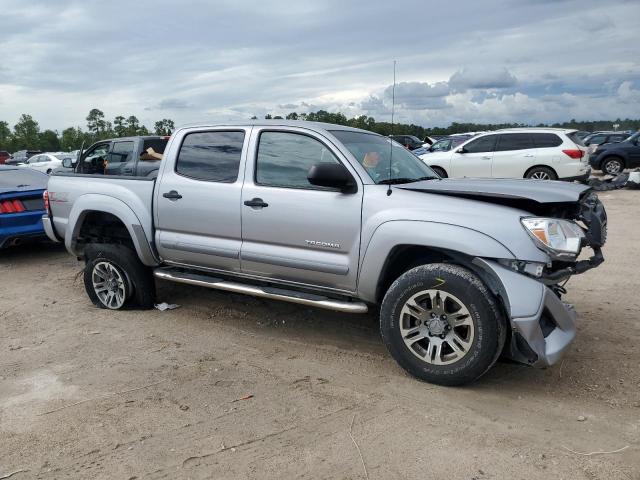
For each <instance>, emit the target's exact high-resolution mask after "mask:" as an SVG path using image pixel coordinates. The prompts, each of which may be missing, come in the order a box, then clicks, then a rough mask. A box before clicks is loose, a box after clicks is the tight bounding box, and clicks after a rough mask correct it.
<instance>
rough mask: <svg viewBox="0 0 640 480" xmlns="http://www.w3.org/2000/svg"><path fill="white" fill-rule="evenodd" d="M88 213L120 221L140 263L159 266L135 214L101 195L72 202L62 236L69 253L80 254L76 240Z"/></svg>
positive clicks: (124, 206) (111, 198)
mask: <svg viewBox="0 0 640 480" xmlns="http://www.w3.org/2000/svg"><path fill="white" fill-rule="evenodd" d="M105 198H108V200H109V201H108V202H107V201H105ZM90 212H101V213H108V214H111V215H113V216H114V217H116V218H117V219H118V220H120V221H121V222H122V223H123V224H124V226H125V228H126V229H127V231H128V232H129V236H130V237H131V240H132V242H133V246H134V247H135V249H136V253H137V254H138V257H139V258H140V260H141V261H142V263H143V264H145V265H147V266H149V267H152V266H157V265H159V262H158V260H157V258H156V257H155V256H154V254H153V251H152V249H151V243H150V242H149V240H148V238H147V236H146V234H145V232H144V229H143V228H142V223H141V222H140V219H139V218H138V216H137V215H136V214H135V212H134V211H133V210H132V209H131V208H130V207H129V206H128V205H127V204H126V203H124V202H123V201H122V200H119V199H117V198H114V197H110V196H107V195H101V194H93V193H90V194H86V195H81V196H80V197H78V199H77V200H76V201H75V202H74V204H73V207H72V209H71V212H70V213H69V220H68V223H67V232H66V233H65V236H64V238H65V242H64V243H65V247H66V248H67V250H68V251H69V252H70V253H72V254H73V255H75V256H79V254H80V252H79V250H78V246H77V238H78V234H79V233H80V229H81V228H82V224H83V223H84V220H85V217H86V216H87V215H88V214H89V213H90Z"/></svg>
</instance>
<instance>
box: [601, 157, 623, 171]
mask: <svg viewBox="0 0 640 480" xmlns="http://www.w3.org/2000/svg"><path fill="white" fill-rule="evenodd" d="M612 158H616V159H618V160H620V161H621V162H622V170H624V169H625V168H627V159H626V158H625V157H624V155H621V154H620V153H619V152H616V153H610V154H608V155H605V156H604V157H602V159H601V160H600V164H599V165H598V166H599V168H600V170H601V171H603V172H604V170H603V168H602V167H603V166H604V162H606V161H607V160H611V159H612ZM620 173H622V171H621V172H620Z"/></svg>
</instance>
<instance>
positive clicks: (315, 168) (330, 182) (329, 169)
mask: <svg viewBox="0 0 640 480" xmlns="http://www.w3.org/2000/svg"><path fill="white" fill-rule="evenodd" d="M307 180H309V183H310V184H311V185H316V186H318V187H329V188H336V189H338V190H340V191H341V192H342V193H352V192H353V191H354V189H355V183H354V182H353V179H352V178H351V175H350V174H349V171H348V170H347V169H346V168H345V167H344V165H341V164H339V163H316V164H315V165H312V166H311V168H310V169H309V173H308V175H307Z"/></svg>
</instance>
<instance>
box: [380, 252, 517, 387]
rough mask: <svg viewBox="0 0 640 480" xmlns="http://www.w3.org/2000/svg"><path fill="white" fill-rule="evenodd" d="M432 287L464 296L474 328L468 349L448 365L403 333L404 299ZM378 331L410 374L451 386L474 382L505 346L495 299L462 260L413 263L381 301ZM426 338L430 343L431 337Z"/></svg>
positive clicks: (500, 317)
mask: <svg viewBox="0 0 640 480" xmlns="http://www.w3.org/2000/svg"><path fill="white" fill-rule="evenodd" d="M434 289H437V290H438V291H441V292H445V293H446V294H449V295H453V296H455V297H457V299H459V300H461V301H462V303H463V304H464V306H465V307H466V309H467V310H468V312H469V315H468V317H469V318H470V322H469V323H472V324H473V328H474V329H475V330H474V333H473V337H472V340H470V341H469V347H468V349H466V352H465V353H464V354H463V356H462V357H461V358H459V359H458V360H455V361H454V362H453V363H450V364H448V365H436V364H433V363H429V362H428V361H425V360H424V359H421V358H419V357H418V355H417V354H416V353H415V352H414V351H412V350H411V348H410V347H409V346H408V345H407V344H406V343H405V340H404V339H403V336H402V334H401V325H402V322H404V321H406V318H405V319H403V318H402V316H401V312H402V310H403V308H405V303H406V302H407V301H409V300H410V299H411V298H413V297H414V295H416V294H419V293H420V292H423V291H427V290H430V291H433V290H434ZM445 303H446V302H445ZM450 316H451V317H453V314H452V315H450ZM418 323H419V322H418ZM425 325H426V322H425ZM469 328H470V327H469ZM380 332H381V334H382V339H383V341H384V343H385V345H386V347H387V349H388V350H389V353H390V354H391V356H392V357H393V358H394V359H395V360H396V361H397V362H398V363H399V364H400V366H401V367H402V368H404V369H405V370H406V371H407V372H409V373H410V374H411V375H413V376H414V377H417V378H419V379H420V380H423V381H426V382H429V383H435V384H439V385H447V386H453V385H462V384H465V383H469V382H473V381H474V380H476V379H478V378H480V377H481V376H482V375H483V374H484V373H486V372H487V371H488V370H489V369H490V368H491V366H493V364H494V363H495V362H496V360H498V357H499V356H500V353H501V352H502V348H503V347H504V343H505V339H506V334H507V329H506V323H505V321H504V317H503V315H502V314H501V313H500V309H499V308H498V306H497V304H496V301H495V299H494V298H493V296H492V294H491V293H490V292H489V290H488V289H487V287H486V286H485V285H484V284H483V283H482V281H481V280H480V279H479V278H478V277H477V276H476V275H474V274H473V273H472V272H470V271H469V270H467V269H466V268H463V267H460V266H458V265H450V264H443V263H434V264H428V265H421V266H419V267H416V268H413V269H411V270H409V271H407V272H405V273H404V274H402V275H401V276H400V277H399V278H398V279H397V280H396V281H395V282H393V284H392V285H391V287H390V288H389V290H388V291H387V293H386V295H385V297H384V300H383V301H382V307H381V310H380ZM424 340H427V341H428V342H429V343H430V342H431V340H430V339H429V338H425V339H424ZM416 343H419V342H416ZM445 348H446V347H442V349H443V351H444V349H445Z"/></svg>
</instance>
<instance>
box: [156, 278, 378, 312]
mask: <svg viewBox="0 0 640 480" xmlns="http://www.w3.org/2000/svg"><path fill="white" fill-rule="evenodd" d="M153 274H154V275H155V276H156V277H157V278H160V279H162V280H169V281H171V282H177V283H186V284H188V285H198V286H201V287H207V288H215V289H217V290H225V291H227V292H234V293H242V294H245V295H253V296H255V297H262V298H270V299H273V300H284V301H285V302H292V303H299V304H301V305H309V306H311V307H318V308H324V309H327V310H335V311H338V312H346V313H366V312H367V310H368V308H367V305H366V304H365V303H363V302H347V301H343V300H334V299H331V298H328V297H324V296H322V295H313V294H310V293H303V292H296V291H294V290H286V289H283V288H276V287H258V286H254V285H247V284H244V283H236V282H230V281H228V280H224V279H221V278H216V277H211V276H208V275H199V274H195V273H188V272H180V271H175V270H171V269H166V268H158V269H156V270H154V271H153Z"/></svg>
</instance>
